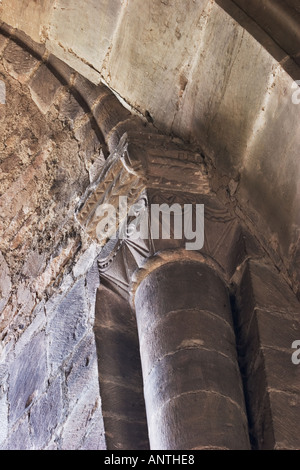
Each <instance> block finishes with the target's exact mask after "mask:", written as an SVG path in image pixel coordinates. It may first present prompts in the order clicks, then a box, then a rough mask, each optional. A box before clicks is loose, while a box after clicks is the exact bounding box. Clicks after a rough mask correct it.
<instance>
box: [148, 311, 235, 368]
mask: <svg viewBox="0 0 300 470" xmlns="http://www.w3.org/2000/svg"><path fill="white" fill-rule="evenodd" d="M161 331H164V334H163V335H161V334H160V332H161ZM139 339H140V351H141V357H142V361H143V369H144V373H145V374H146V375H148V373H149V371H150V370H151V368H152V367H153V365H155V364H156V363H157V362H159V361H160V360H161V359H162V358H163V357H164V356H166V355H168V354H173V353H174V352H176V351H179V350H183V349H194V350H196V349H199V350H201V349H204V350H207V351H208V350H210V351H221V352H222V354H225V355H227V356H229V357H231V358H232V359H233V360H234V359H235V358H236V342H235V335H234V332H233V329H232V327H231V325H229V324H228V323H226V322H225V321H224V320H222V319H221V318H220V317H218V316H217V315H214V314H212V313H210V312H206V311H203V310H197V309H194V310H177V311H175V312H169V313H168V314H167V315H164V316H162V318H161V320H160V321H159V322H156V323H153V324H150V325H149V328H148V329H146V328H145V329H141V331H140V336H139Z"/></svg>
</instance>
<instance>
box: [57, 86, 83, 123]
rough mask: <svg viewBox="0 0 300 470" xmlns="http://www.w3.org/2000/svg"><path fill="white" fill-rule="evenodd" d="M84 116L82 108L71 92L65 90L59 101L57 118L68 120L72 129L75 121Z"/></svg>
mask: <svg viewBox="0 0 300 470" xmlns="http://www.w3.org/2000/svg"><path fill="white" fill-rule="evenodd" d="M83 116H84V110H83V109H82V107H81V105H80V104H79V103H78V101H77V100H76V99H75V98H74V96H73V95H72V93H71V92H69V91H68V92H67V93H66V94H65V95H64V96H63V97H62V99H61V101H60V103H59V119H61V120H62V121H65V120H67V121H69V123H70V124H71V128H72V129H73V127H74V124H75V121H76V120H77V119H80V118H82V117H83Z"/></svg>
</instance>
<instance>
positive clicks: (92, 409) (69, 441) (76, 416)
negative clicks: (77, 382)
mask: <svg viewBox="0 0 300 470" xmlns="http://www.w3.org/2000/svg"><path fill="white" fill-rule="evenodd" d="M98 407H99V395H98V386H96V387H95V386H93V387H90V388H89V389H88V390H87V392H86V393H85V394H84V395H83V396H82V397H81V398H80V400H79V401H78V402H77V404H76V405H75V406H74V407H73V409H72V410H71V411H70V413H69V415H68V419H67V421H66V423H65V425H64V428H63V432H62V443H61V449H62V450H76V449H79V448H80V446H81V444H83V442H84V439H85V437H86V435H87V429H88V424H89V423H91V422H92V420H93V415H94V413H96V410H97V409H98ZM97 416H98V417H99V415H97ZM100 437H101V436H99V438H100Z"/></svg>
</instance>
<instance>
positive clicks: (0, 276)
mask: <svg viewBox="0 0 300 470" xmlns="http://www.w3.org/2000/svg"><path fill="white" fill-rule="evenodd" d="M11 287H12V284H11V278H10V271H9V267H8V265H7V262H6V261H5V258H4V256H3V255H2V253H1V252H0V292H1V300H0V310H2V308H3V307H4V306H5V304H6V303H7V300H8V297H9V294H10V291H11Z"/></svg>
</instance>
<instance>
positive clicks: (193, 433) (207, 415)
mask: <svg viewBox="0 0 300 470" xmlns="http://www.w3.org/2000/svg"><path fill="white" fill-rule="evenodd" d="M191 410H197V413H191ZM171 416H172V417H173V419H170V417H171ZM148 419H149V437H150V444H151V449H153V450H154V449H155V450H178V449H181V450H191V449H195V448H199V447H200V448H201V447H207V448H221V449H229V450H249V449H250V444H249V437H248V427H247V420H246V417H245V416H244V414H243V412H241V409H240V408H239V407H238V406H236V404H235V403H232V402H231V400H229V399H228V398H226V397H223V396H221V395H219V394H214V393H210V392H198V393H191V394H187V395H182V396H179V397H176V398H174V399H173V400H171V401H169V402H168V404H167V406H164V407H162V408H161V409H160V410H159V412H158V414H156V413H155V414H154V413H153V414H152V415H150V416H148ZM158 419H159V421H160V422H161V423H163V426H161V427H159V426H157V420H158ZM175 423H176V424H175Z"/></svg>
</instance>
